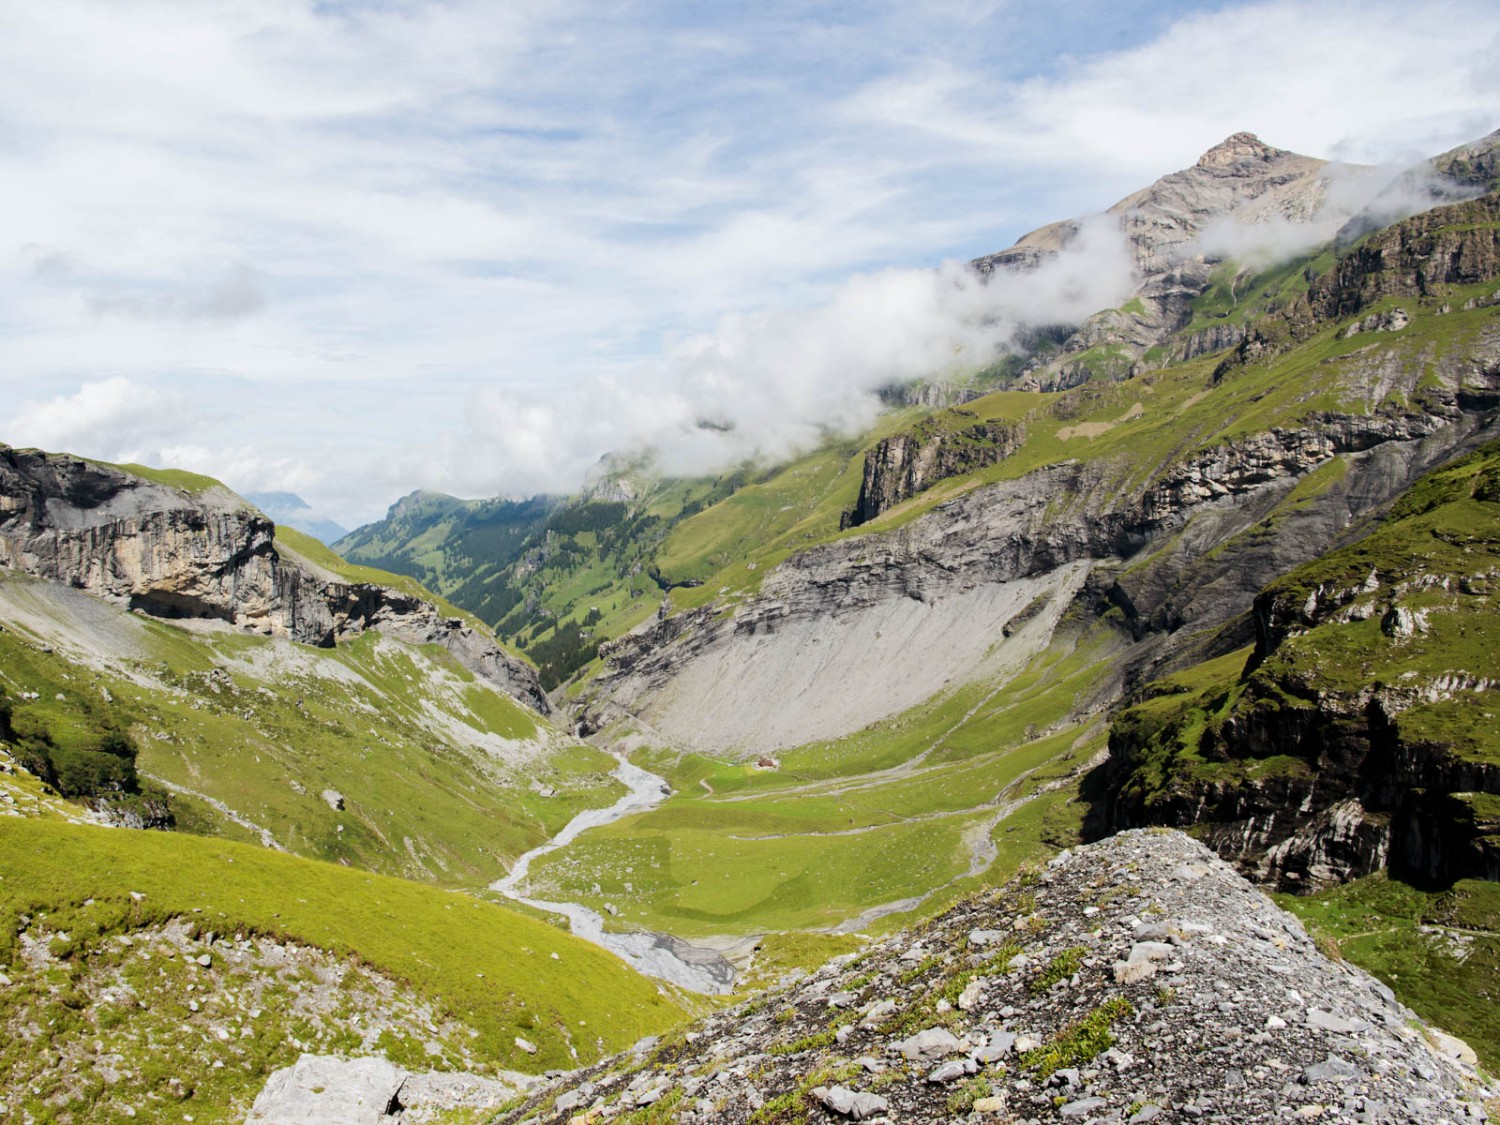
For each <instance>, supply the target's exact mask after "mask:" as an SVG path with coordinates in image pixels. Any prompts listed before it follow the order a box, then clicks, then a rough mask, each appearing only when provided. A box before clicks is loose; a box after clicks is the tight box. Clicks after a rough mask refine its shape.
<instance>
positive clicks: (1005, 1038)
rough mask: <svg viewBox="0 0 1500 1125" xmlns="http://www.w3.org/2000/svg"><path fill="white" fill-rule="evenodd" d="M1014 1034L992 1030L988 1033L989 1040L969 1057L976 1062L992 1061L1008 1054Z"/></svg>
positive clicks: (1014, 1037)
mask: <svg viewBox="0 0 1500 1125" xmlns="http://www.w3.org/2000/svg"><path fill="white" fill-rule="evenodd" d="M1015 1043H1016V1036H1015V1033H1014V1032H1011V1031H994V1032H991V1033H990V1041H989V1042H988V1043H986V1044H985V1045H984V1046H982V1047H980V1048H979V1049H978V1050H976V1051H975V1052H974V1053H973V1054H972V1055H971V1056H970V1057H971V1058H973V1059H974V1060H975V1061H976V1062H982V1063H992V1062H996V1061H998V1060H999V1059H1002V1058H1004V1057H1005V1056H1006V1055H1008V1054H1010V1052H1011V1048H1012V1047H1014V1046H1015Z"/></svg>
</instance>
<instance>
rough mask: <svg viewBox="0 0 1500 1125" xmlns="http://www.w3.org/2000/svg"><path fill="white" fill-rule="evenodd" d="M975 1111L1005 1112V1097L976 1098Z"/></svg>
mask: <svg viewBox="0 0 1500 1125" xmlns="http://www.w3.org/2000/svg"><path fill="white" fill-rule="evenodd" d="M973 1109H974V1112H975V1113H1003V1112H1004V1111H1005V1099H1004V1098H996V1097H989V1098H976V1099H975V1100H974V1106H973Z"/></svg>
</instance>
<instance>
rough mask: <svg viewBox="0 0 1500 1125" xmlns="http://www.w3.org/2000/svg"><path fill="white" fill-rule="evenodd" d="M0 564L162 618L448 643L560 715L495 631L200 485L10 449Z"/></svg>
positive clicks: (4, 466)
mask: <svg viewBox="0 0 1500 1125" xmlns="http://www.w3.org/2000/svg"><path fill="white" fill-rule="evenodd" d="M0 565H3V566H9V567H14V568H15V569H17V570H21V571H24V572H26V573H28V574H33V575H36V576H38V577H41V578H47V579H51V580H52V581H56V582H64V583H67V584H68V585H70V586H74V587H77V588H79V589H83V590H87V591H89V592H90V593H92V594H96V595H98V596H101V597H105V598H109V599H111V600H114V601H117V602H120V603H122V604H125V605H127V606H129V607H130V608H131V609H133V610H139V611H141V612H143V613H147V614H150V615H152V616H154V617H163V618H177V619H198V620H210V621H219V622H224V623H226V624H228V625H231V626H234V627H235V628H239V629H243V630H246V631H247V632H255V633H261V634H264V635H267V636H280V637H287V638H289V639H291V640H294V641H300V642H302V643H304V644H312V645H319V646H322V647H331V646H333V645H335V644H337V643H339V642H340V641H342V640H346V639H348V638H350V637H353V636H356V635H358V634H360V633H362V632H364V631H365V630H367V629H379V630H380V631H382V632H383V633H386V634H388V635H390V636H393V637H396V638H397V639H399V640H403V641H407V642H409V643H412V644H438V645H442V646H443V647H444V648H446V649H447V650H448V651H449V652H451V653H452V654H453V655H454V656H455V657H456V658H457V659H458V660H459V661H460V662H462V663H463V664H464V665H465V666H466V667H467V668H469V669H470V670H471V671H473V672H474V673H476V674H477V675H479V676H481V677H483V678H484V679H486V680H487V681H489V682H490V683H492V684H494V685H495V686H496V687H498V688H500V689H501V690H502V691H505V692H506V693H508V694H510V695H512V696H514V697H515V698H517V699H519V700H520V701H521V702H523V703H526V704H527V705H529V706H531V707H533V708H535V709H536V710H538V711H540V712H542V713H543V714H546V713H548V712H549V711H550V707H549V705H548V703H547V698H546V695H545V694H544V693H543V691H542V689H541V685H540V683H539V682H538V681H537V677H536V671H535V669H533V668H532V667H531V666H530V665H528V664H526V663H525V662H524V661H522V660H519V659H517V658H516V657H514V656H512V655H510V654H509V653H507V652H505V651H504V650H503V649H501V648H500V646H499V645H497V644H496V643H495V642H494V641H493V640H492V639H491V638H490V637H489V636H487V635H486V634H484V633H482V632H481V631H479V630H477V629H475V628H474V627H473V626H472V625H470V624H468V623H466V622H465V621H463V620H462V619H460V618H456V617H449V616H445V615H444V614H442V613H441V612H440V611H439V609H438V608H437V607H436V606H435V605H433V604H432V603H431V602H429V601H426V600H424V599H422V598H419V597H416V596H414V595H412V594H408V593H405V592H403V591H400V590H396V589H392V588H391V587H387V586H381V585H376V584H373V583H364V582H349V581H344V580H342V579H340V578H339V577H338V576H337V575H334V574H332V573H330V572H328V571H325V570H323V569H322V568H321V567H318V566H316V565H315V564H313V563H310V562H308V561H306V560H304V559H302V558H300V557H299V556H297V555H295V554H293V553H289V552H286V551H284V550H282V549H280V548H278V546H277V543H276V527H275V525H274V524H273V523H272V522H271V521H270V520H268V519H267V518H266V517H265V516H264V515H262V514H261V513H260V512H259V511H257V510H256V509H255V508H253V507H251V506H250V505H248V504H246V503H245V502H244V501H243V500H242V499H241V498H240V497H238V496H236V495H235V494H234V493H232V492H230V491H229V490H228V489H226V488H224V487H223V486H221V485H216V484H215V485H212V486H210V487H204V488H194V489H191V490H190V489H189V488H179V487H173V486H172V485H170V484H164V483H158V482H156V481H153V480H148V479H146V478H144V477H141V476H136V475H134V474H132V473H129V472H126V471H124V470H123V469H119V468H116V467H115V466H112V465H105V464H100V463H98V462H94V461H87V460H84V459H82V458H79V457H71V456H67V455H62V454H50V453H43V452H40V451H38V450H27V449H22V450H18V449H12V448H11V447H9V446H0Z"/></svg>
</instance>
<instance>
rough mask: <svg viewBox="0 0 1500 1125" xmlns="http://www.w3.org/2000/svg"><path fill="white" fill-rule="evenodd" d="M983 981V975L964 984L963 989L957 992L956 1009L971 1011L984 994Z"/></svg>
mask: <svg viewBox="0 0 1500 1125" xmlns="http://www.w3.org/2000/svg"><path fill="white" fill-rule="evenodd" d="M984 985H985V981H984V978H983V977H979V978H977V979H976V980H971V981H970V982H969V983H968V984H966V985H965V986H964V990H963V991H962V992H960V993H959V994H958V1010H959V1011H961V1012H968V1011H972V1010H973V1008H974V1006H975V1005H976V1004H978V1003H979V1000H980V998H981V997H982V996H983V995H984Z"/></svg>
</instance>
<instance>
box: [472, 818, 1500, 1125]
mask: <svg viewBox="0 0 1500 1125" xmlns="http://www.w3.org/2000/svg"><path fill="white" fill-rule="evenodd" d="M1495 1093H1496V1091H1494V1090H1492V1089H1486V1088H1485V1087H1484V1086H1483V1085H1482V1082H1481V1079H1480V1076H1479V1075H1478V1074H1477V1072H1476V1070H1475V1069H1474V1066H1473V1056H1472V1053H1471V1052H1470V1051H1469V1050H1468V1048H1467V1047H1466V1046H1465V1045H1464V1044H1462V1043H1461V1042H1459V1041H1458V1040H1454V1039H1452V1038H1451V1037H1448V1036H1446V1035H1444V1034H1442V1033H1440V1032H1436V1031H1433V1030H1432V1029H1429V1028H1427V1027H1425V1026H1423V1025H1422V1024H1421V1022H1420V1021H1419V1020H1418V1019H1417V1018H1416V1017H1415V1016H1414V1015H1413V1014H1412V1013H1411V1012H1410V1011H1409V1010H1407V1009H1406V1008H1404V1007H1403V1006H1402V1005H1400V1004H1399V1003H1398V1002H1397V1001H1396V1000H1395V998H1394V997H1393V996H1392V994H1391V991H1390V990H1389V989H1388V988H1386V987H1385V986H1384V985H1383V984H1381V983H1380V982H1378V981H1377V980H1375V979H1374V978H1373V977H1371V976H1369V975H1368V974H1366V973H1365V972H1363V971H1362V970H1359V969H1356V968H1353V967H1351V966H1349V965H1348V964H1345V963H1342V962H1333V961H1329V960H1327V959H1326V958H1324V957H1323V956H1322V954H1320V953H1319V952H1318V950H1317V949H1316V947H1315V946H1314V944H1313V942H1312V941H1311V940H1310V939H1309V938H1308V936H1307V934H1306V933H1305V932H1304V930H1303V929H1302V926H1301V924H1300V923H1299V922H1298V921H1297V920H1296V919H1294V918H1293V917H1292V916H1291V915H1289V914H1287V913H1285V912H1283V911H1282V910H1280V909H1278V908H1277V907H1276V906H1275V904H1274V903H1272V902H1271V901H1270V900H1269V899H1268V898H1266V897H1265V896H1264V895H1262V894H1261V893H1260V892H1259V891H1257V890H1255V889H1254V888H1253V887H1251V886H1250V885H1249V884H1248V883H1246V882H1245V881H1244V880H1242V879H1241V878H1240V877H1239V876H1238V875H1236V874H1235V873H1234V871H1233V870H1232V869H1231V868H1230V867H1229V866H1228V865H1226V864H1225V863H1223V862H1222V861H1221V860H1219V859H1217V858H1216V857H1215V856H1213V855H1212V854H1211V853H1210V852H1209V851H1208V850H1207V849H1205V848H1204V847H1203V846H1202V845H1200V844H1198V843H1196V842H1194V841H1193V840H1191V839H1189V838H1188V837H1186V836H1184V835H1181V834H1180V833H1177V832H1172V831H1167V830H1160V829H1158V830H1145V831H1132V832H1125V833H1122V834H1120V835H1119V836H1115V837H1112V838H1110V839H1107V840H1104V841H1101V842H1099V843H1096V844H1090V845H1088V846H1085V847H1082V848H1079V849H1077V850H1075V851H1072V852H1064V853H1062V854H1060V855H1059V856H1057V857H1056V858H1054V859H1053V860H1052V862H1051V863H1050V864H1049V865H1048V866H1047V867H1046V869H1045V870H1043V871H1042V872H1040V873H1039V874H1035V875H1029V876H1022V877H1020V878H1018V879H1017V880H1015V881H1013V882H1012V883H1011V884H1010V885H1008V886H1007V887H1005V888H1003V889H1001V890H997V891H993V892H988V893H986V894H983V895H981V896H980V897H977V898H974V899H971V900H968V901H966V902H963V903H961V904H960V905H958V906H956V907H954V908H953V909H951V910H949V911H948V912H947V913H945V914H943V915H941V916H940V917H938V918H936V919H934V920H933V921H931V922H930V923H928V924H926V925H925V926H923V927H921V928H919V929H916V930H911V931H906V932H903V933H900V934H897V935H894V936H892V937H889V938H886V939H884V940H882V941H880V942H877V943H875V944H874V945H872V946H870V947H869V948H868V949H867V950H865V951H864V952H863V953H861V954H858V955H850V956H844V957H839V958H835V959H834V960H833V961H831V962H829V963H828V964H827V965H825V966H824V967H823V968H822V969H820V970H818V971H817V972H815V973H813V974H812V975H811V976H808V977H805V978H803V979H800V980H797V981H795V982H793V983H791V984H789V985H786V986H784V987H782V988H780V989H779V990H776V991H773V992H771V993H769V994H766V995H763V996H761V997H758V998H756V999H754V1000H751V1001H750V1002H748V1003H746V1004H743V1005H741V1006H739V1007H738V1008H735V1009H733V1010H730V1011H727V1012H723V1013H720V1014H718V1015H715V1016H712V1017H710V1018H708V1019H706V1020H703V1021H701V1022H700V1023H698V1024H696V1025H694V1026H693V1027H691V1028H689V1029H687V1030H686V1031H685V1032H683V1033H679V1034H676V1035H674V1036H672V1037H671V1038H670V1039H667V1040H665V1041H661V1042H656V1041H645V1042H643V1043H641V1044H638V1045H637V1047H636V1048H635V1050H634V1052H633V1053H630V1054H626V1055H622V1056H618V1057H616V1058H615V1059H614V1060H612V1061H609V1062H605V1063H601V1064H599V1065H598V1066H595V1067H593V1068H591V1069H588V1070H584V1071H579V1072H576V1073H574V1074H572V1075H569V1076H567V1077H566V1078H563V1079H562V1080H561V1081H559V1082H557V1083H556V1084H554V1085H552V1086H550V1087H547V1088H545V1089H543V1090H542V1091H540V1092H538V1093H535V1094H533V1095H532V1096H531V1097H530V1098H529V1100H528V1101H527V1102H526V1103H525V1104H524V1105H522V1106H520V1107H519V1108H516V1109H514V1110H512V1112H510V1113H509V1114H508V1115H506V1116H504V1117H502V1118H501V1119H500V1120H501V1121H503V1122H506V1123H507V1125H519V1123H520V1122H523V1121H524V1122H539V1123H541V1122H545V1123H558V1125H560V1123H563V1122H568V1123H571V1125H591V1123H594V1122H605V1121H612V1120H619V1121H636V1120H644V1119H646V1117H645V1114H646V1112H647V1111H648V1110H649V1112H650V1116H649V1120H651V1121H669V1120H670V1121H676V1122H680V1123H682V1125H698V1123H701V1125H708V1123H710V1122H712V1123H715V1125H717V1123H729V1125H773V1123H792V1122H837V1121H872V1122H889V1123H892V1125H895V1123H898V1122H911V1123H916V1122H1007V1123H1015V1125H1023V1123H1025V1125H1040V1123H1044V1122H1052V1121H1062V1122H1078V1123H1080V1125H1087V1123H1090V1122H1096V1123H1099V1125H1104V1123H1113V1122H1132V1123H1144V1122H1153V1121H1154V1122H1161V1123H1167V1122H1191V1121H1222V1122H1235V1123H1237V1125H1251V1123H1259V1122H1283V1121H1312V1120H1318V1121H1344V1122H1364V1123H1377V1122H1392V1123H1395V1122H1410V1123H1413V1125H1416V1123H1421V1125H1445V1123H1446V1125H1457V1123H1460V1122H1474V1121H1483V1120H1486V1116H1487V1115H1486V1110H1485V1108H1484V1106H1483V1102H1484V1099H1486V1098H1493V1097H1494V1096H1495Z"/></svg>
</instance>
